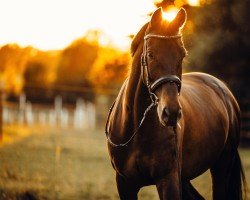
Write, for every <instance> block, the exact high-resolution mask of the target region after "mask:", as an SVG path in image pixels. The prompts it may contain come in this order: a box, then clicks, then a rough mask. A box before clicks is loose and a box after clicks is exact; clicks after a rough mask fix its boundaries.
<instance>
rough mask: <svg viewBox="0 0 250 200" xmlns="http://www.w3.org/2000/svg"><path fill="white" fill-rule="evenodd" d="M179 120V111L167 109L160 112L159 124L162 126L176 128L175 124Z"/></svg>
mask: <svg viewBox="0 0 250 200" xmlns="http://www.w3.org/2000/svg"><path fill="white" fill-rule="evenodd" d="M180 118H181V109H180V108H179V109H177V110H176V111H172V112H171V111H170V110H169V109H168V108H167V107H165V108H164V109H163V110H162V115H161V119H160V121H161V124H162V125H163V126H172V127H174V126H176V125H177V122H178V121H179V119H180Z"/></svg>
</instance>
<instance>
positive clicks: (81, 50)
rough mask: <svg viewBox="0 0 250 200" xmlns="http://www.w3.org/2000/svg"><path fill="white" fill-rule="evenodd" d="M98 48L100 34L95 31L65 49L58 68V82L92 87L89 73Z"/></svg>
mask: <svg viewBox="0 0 250 200" xmlns="http://www.w3.org/2000/svg"><path fill="white" fill-rule="evenodd" d="M98 50H99V45H98V34H97V33H96V32H93V31H91V32H89V33H87V34H86V35H85V36H84V37H83V38H80V39H77V40H76V41H74V42H73V43H72V44H71V45H70V46H69V47H67V48H66V49H64V50H63V51H62V54H61V58H60V61H59V64H58V68H57V80H56V84H60V85H71V86H85V87H90V86H91V83H90V81H89V80H88V74H89V72H90V70H91V67H92V66H93V64H94V62H95V60H96V58H97V56H98Z"/></svg>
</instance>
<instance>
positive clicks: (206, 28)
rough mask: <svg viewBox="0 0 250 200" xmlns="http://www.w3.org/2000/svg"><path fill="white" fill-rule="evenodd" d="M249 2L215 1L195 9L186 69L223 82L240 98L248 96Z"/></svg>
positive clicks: (249, 82)
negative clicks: (212, 76) (205, 73)
mask: <svg viewBox="0 0 250 200" xmlns="http://www.w3.org/2000/svg"><path fill="white" fill-rule="evenodd" d="M249 4H250V1H244V0H241V1H239V0H230V1H228V0H217V1H213V2H212V3H211V4H205V5H204V6H202V7H199V8H196V10H197V9H198V10H197V11H196V14H195V15H193V16H191V17H192V19H191V20H193V24H194V34H193V38H192V45H191V46H190V47H189V56H188V61H189V64H188V68H189V69H190V70H198V71H204V72H208V73H210V74H213V75H215V76H217V77H219V78H221V79H223V80H225V81H226V83H228V84H229V85H230V87H231V88H232V89H233V91H234V94H236V96H237V98H238V99H239V100H241V101H242V100H244V99H245V98H246V97H248V98H250V91H249V89H248V88H247V87H246V85H250V81H249V77H248V74H249V70H250V57H249V55H250V24H249V19H250V12H249V11H248V8H249V6H250V5H249Z"/></svg>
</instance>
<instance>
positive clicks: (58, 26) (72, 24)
mask: <svg viewBox="0 0 250 200" xmlns="http://www.w3.org/2000/svg"><path fill="white" fill-rule="evenodd" d="M154 9H155V7H154V4H153V3H152V0H136V1H134V0H126V1H123V0H106V1H98V2H96V1H89V0H74V1H71V0H53V1H51V0H22V1H18V0H8V1H0V24H1V32H0V46H1V45H4V44H6V43H18V44H19V45H21V46H27V45H32V46H35V47H37V48H39V49H42V50H48V49H62V48H65V47H66V46H67V45H68V44H70V43H71V42H72V41H73V40H74V39H76V38H79V37H81V36H83V35H84V34H85V33H86V32H87V31H88V30H100V31H101V32H103V33H104V34H105V36H107V37H108V39H105V41H103V40H102V42H104V43H107V42H108V43H109V40H110V42H111V43H112V44H113V45H114V46H116V47H120V48H127V47H128V46H129V44H130V40H129V39H128V35H131V34H134V33H136V32H137V31H138V29H139V28H140V27H141V26H142V25H143V24H144V23H146V22H147V20H148V18H147V16H146V14H147V13H149V12H151V11H152V10H154ZM6 19H8V20H6ZM128 22H129V25H128Z"/></svg>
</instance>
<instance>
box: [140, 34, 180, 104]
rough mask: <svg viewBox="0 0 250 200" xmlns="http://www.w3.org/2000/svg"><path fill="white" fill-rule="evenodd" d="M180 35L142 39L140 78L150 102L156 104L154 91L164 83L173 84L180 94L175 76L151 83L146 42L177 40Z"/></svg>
mask: <svg viewBox="0 0 250 200" xmlns="http://www.w3.org/2000/svg"><path fill="white" fill-rule="evenodd" d="M181 37H182V35H181V34H177V35H170V36H163V35H155V34H148V35H146V36H145V37H144V45H143V52H142V55H141V77H142V81H143V83H144V84H145V85H146V86H147V88H148V91H149V94H150V98H151V100H152V101H153V102H154V103H155V104H157V102H158V98H157V96H156V94H155V91H156V89H157V88H158V87H160V86H161V85H162V84H165V83H175V84H176V86H177V88H178V93H179V94H180V91H181V80H180V78H179V77H178V76H176V75H167V76H163V77H160V78H158V79H157V80H155V81H154V82H152V81H151V78H150V75H149V70H148V62H147V40H148V39H149V38H156V39H161V40H169V39H178V38H181Z"/></svg>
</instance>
